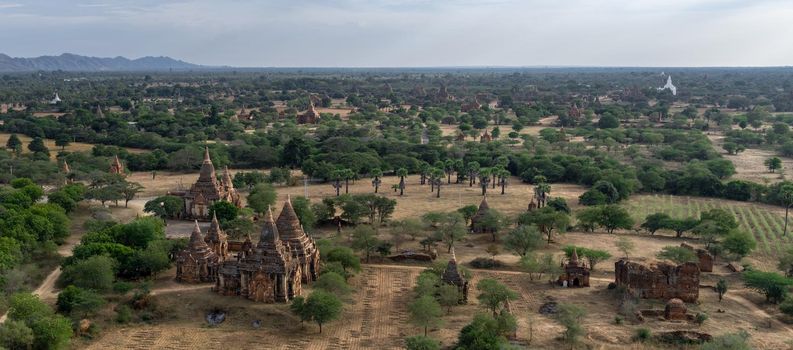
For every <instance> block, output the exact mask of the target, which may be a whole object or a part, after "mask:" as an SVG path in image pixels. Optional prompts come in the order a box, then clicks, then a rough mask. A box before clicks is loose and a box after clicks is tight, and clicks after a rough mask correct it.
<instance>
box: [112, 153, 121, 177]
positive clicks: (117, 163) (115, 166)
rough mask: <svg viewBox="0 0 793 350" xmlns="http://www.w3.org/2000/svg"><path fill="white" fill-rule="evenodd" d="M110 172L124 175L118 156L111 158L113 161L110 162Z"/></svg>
mask: <svg viewBox="0 0 793 350" xmlns="http://www.w3.org/2000/svg"><path fill="white" fill-rule="evenodd" d="M110 173H111V174H116V175H121V176H124V165H123V164H121V160H120V159H118V156H116V157H115V158H113V162H112V163H110Z"/></svg>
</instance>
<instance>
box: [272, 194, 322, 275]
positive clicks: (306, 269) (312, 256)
mask: <svg viewBox="0 0 793 350" xmlns="http://www.w3.org/2000/svg"><path fill="white" fill-rule="evenodd" d="M275 224H276V226H277V227H278V232H279V233H280V235H281V239H282V240H283V241H284V242H286V243H287V244H288V245H289V246H290V247H291V251H292V256H293V257H294V258H296V259H297V260H298V263H299V264H300V267H301V269H302V270H303V282H306V283H308V282H311V281H316V280H317V277H319V250H318V249H317V244H316V243H315V242H314V239H312V238H311V237H309V236H308V235H307V234H306V232H305V231H303V226H301V225H300V220H299V219H298V217H297V214H296V213H295V209H294V208H293V207H292V198H291V197H290V196H287V197H286V203H284V208H283V209H282V210H281V214H279V215H278V220H276V221H275Z"/></svg>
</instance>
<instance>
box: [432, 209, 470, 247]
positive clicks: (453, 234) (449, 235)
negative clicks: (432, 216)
mask: <svg viewBox="0 0 793 350" xmlns="http://www.w3.org/2000/svg"><path fill="white" fill-rule="evenodd" d="M435 229H436V231H435V233H436V239H437V240H439V241H441V242H443V243H444V244H446V252H447V253H449V252H451V251H452V248H453V247H454V243H455V242H457V241H459V240H461V239H463V238H464V237H465V234H466V231H467V227H466V226H465V219H463V216H462V215H460V214H459V213H456V212H452V213H443V214H442V215H441V216H440V220H439V221H438V223H437V226H436V227H435Z"/></svg>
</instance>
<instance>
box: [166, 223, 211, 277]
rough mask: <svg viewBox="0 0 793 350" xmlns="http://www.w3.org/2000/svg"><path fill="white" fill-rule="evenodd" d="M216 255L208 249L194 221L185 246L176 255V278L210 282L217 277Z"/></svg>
mask: <svg viewBox="0 0 793 350" xmlns="http://www.w3.org/2000/svg"><path fill="white" fill-rule="evenodd" d="M218 262H219V259H218V256H217V255H215V253H214V252H213V251H212V250H211V249H209V246H208V245H207V244H206V242H205V241H204V237H203V236H201V228H200V227H198V221H196V222H195V227H194V228H193V232H192V234H190V242H189V243H188V244H187V248H185V249H184V250H182V251H181V252H179V254H178V255H177V256H176V280H177V281H179V282H185V283H200V282H212V281H214V280H215V278H216V277H217V269H218Z"/></svg>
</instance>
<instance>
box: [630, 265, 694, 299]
mask: <svg viewBox="0 0 793 350" xmlns="http://www.w3.org/2000/svg"><path fill="white" fill-rule="evenodd" d="M699 273H700V272H699V266H698V265H697V264H696V263H693V262H687V263H684V264H681V265H673V264H670V263H667V262H656V263H652V264H649V265H645V264H642V263H638V262H634V261H628V260H625V259H621V260H619V261H617V262H616V263H614V277H615V283H616V284H617V285H618V286H623V287H625V288H627V290H628V292H629V293H631V294H633V295H634V296H636V297H639V298H644V299H661V300H669V299H672V298H678V299H680V300H682V301H684V302H687V303H693V302H696V301H697V299H698V298H699Z"/></svg>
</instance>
